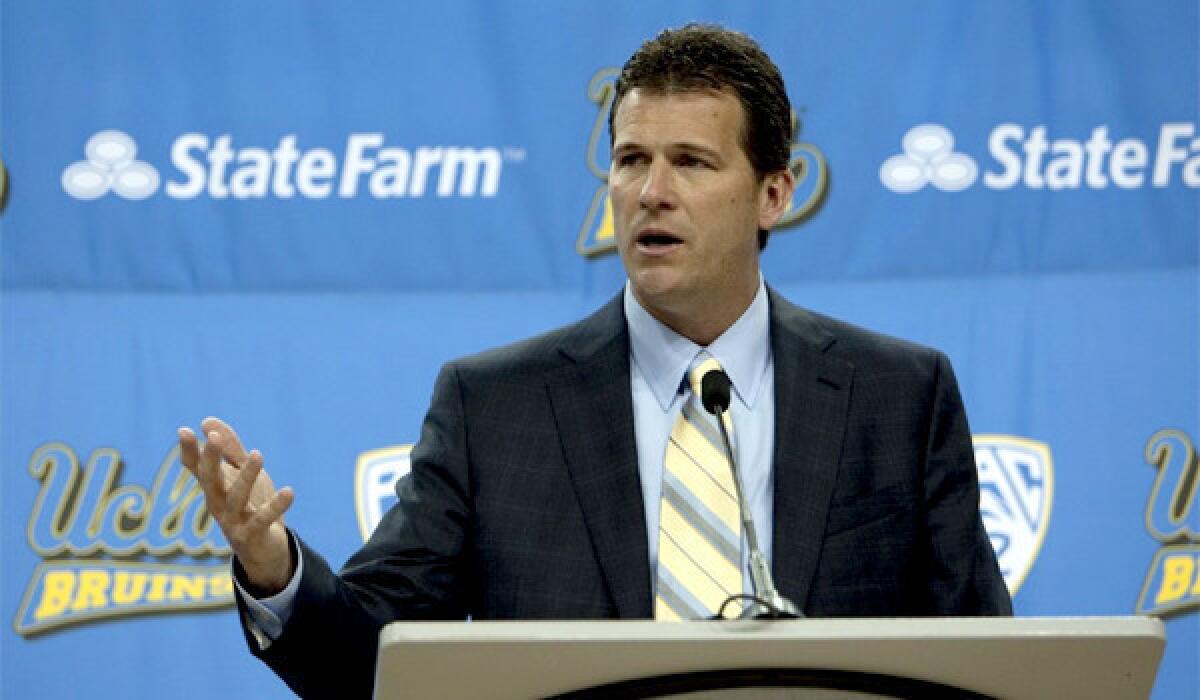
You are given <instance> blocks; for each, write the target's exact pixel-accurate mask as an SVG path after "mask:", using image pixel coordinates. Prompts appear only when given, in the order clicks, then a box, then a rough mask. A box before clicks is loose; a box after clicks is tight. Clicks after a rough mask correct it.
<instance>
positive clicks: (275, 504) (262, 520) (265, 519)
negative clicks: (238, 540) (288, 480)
mask: <svg viewBox="0 0 1200 700" xmlns="http://www.w3.org/2000/svg"><path fill="white" fill-rule="evenodd" d="M295 500H296V496H295V494H294V493H293V492H292V487H290V486H284V487H283V488H281V489H279V490H278V491H276V492H275V495H274V496H272V497H271V500H269V501H267V504H266V505H265V506H263V507H262V508H260V509H258V512H256V513H255V514H254V515H253V516H252V517H251V518H250V521H249V522H248V523H247V525H248V526H249V527H250V528H251V529H266V528H267V527H269V526H270V525H271V523H273V522H275V521H276V520H278V521H280V522H283V514H284V513H286V512H287V509H288V508H291V507H292V503H293V502H294V501H295Z"/></svg>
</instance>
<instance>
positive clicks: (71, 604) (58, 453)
mask: <svg viewBox="0 0 1200 700" xmlns="http://www.w3.org/2000/svg"><path fill="white" fill-rule="evenodd" d="M178 457H179V448H178V447H176V448H175V449H173V450H171V452H170V453H169V454H168V455H167V457H166V459H164V460H163V462H162V465H161V466H160V467H159V468H158V472H157V474H155V476H154V481H153V484H152V485H151V486H150V488H149V489H146V488H144V487H142V486H139V485H136V484H122V483H121V472H122V471H123V469H124V462H123V461H122V460H121V455H120V453H119V452H117V451H116V450H114V449H112V448H107V447H105V448H100V449H97V450H94V451H93V452H92V454H91V456H90V457H89V458H88V461H87V465H86V466H85V467H83V468H82V469H81V468H80V464H79V459H78V457H77V456H76V454H75V451H74V450H72V449H71V448H70V447H68V446H67V445H65V444H63V443H58V442H53V443H48V444H46V445H43V446H41V447H39V448H38V449H37V451H35V452H34V453H33V457H31V458H30V460H29V474H30V476H32V477H33V478H34V479H35V480H37V481H38V482H40V487H39V489H38V494H37V498H36V500H35V501H34V504H33V511H32V513H30V516H29V529H28V538H29V546H30V547H32V548H33V551H35V552H37V553H38V555H40V556H41V557H42V562H41V563H40V564H38V566H37V569H36V570H35V571H34V572H33V576H32V578H31V579H30V581H29V585H28V587H27V588H26V591H25V596H24V598H23V599H22V601H21V607H20V609H19V610H18V612H17V619H16V621H15V622H14V627H15V628H16V631H17V632H18V633H19V634H21V635H24V636H30V635H34V634H38V633H41V632H46V631H49V630H53V629H58V628H62V627H68V626H71V625H77V624H79V623H83V622H88V621H91V620H97V619H101V618H113V617H124V616H128V615H139V614H144V613H151V612H170V611H181V610H193V609H196V608H213V607H218V606H224V605H229V604H231V603H232V602H233V583H232V580H231V579H230V571H229V561H228V556H229V553H230V550H229V548H228V546H227V545H225V544H224V542H223V541H218V539H217V537H218V531H217V530H216V528H215V527H214V526H213V520H212V518H211V517H210V516H209V514H208V510H207V508H206V507H205V505H204V497H203V494H202V492H201V490H200V485H199V484H198V483H196V480H195V479H194V478H193V477H192V475H191V474H190V473H189V472H188V471H187V470H186V469H185V468H184V467H183V465H182V464H180V462H179V459H178ZM183 557H186V558H188V559H189V560H190V563H188V562H181V561H180V560H181V558H183Z"/></svg>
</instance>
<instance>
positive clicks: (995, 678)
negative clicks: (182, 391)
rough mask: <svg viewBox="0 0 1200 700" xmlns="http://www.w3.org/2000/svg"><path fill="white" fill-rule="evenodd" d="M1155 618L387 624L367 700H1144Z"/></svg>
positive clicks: (1156, 632) (1157, 627)
mask: <svg viewBox="0 0 1200 700" xmlns="http://www.w3.org/2000/svg"><path fill="white" fill-rule="evenodd" d="M1165 645H1166V638H1165V635H1164V632H1163V625H1162V622H1161V621H1160V620H1158V619H1155V618H1143V617H1121V618H1107V617H1096V618H913V619H807V620H719V621H695V622H678V623H668V622H654V621H652V620H596V621H578V622H576V621H522V622H433V623H410V622H394V623H392V624H390V625H388V626H387V627H385V628H384V629H383V631H382V633H381V634H380V644H379V657H378V664H377V670H376V676H375V697H376V698H379V699H380V700H390V699H391V698H402V697H416V698H456V699H457V698H495V699H497V700H500V699H504V698H512V699H514V700H515V699H517V698H544V697H555V696H559V695H564V696H566V697H568V698H651V697H673V696H684V697H688V698H711V697H722V698H754V697H758V698H821V699H822V700H826V699H834V698H864V697H865V698H1013V699H1020V698H1057V699H1060V700H1067V699H1070V698H1080V699H1086V700H1102V699H1104V698H1113V699H1114V700H1115V699H1117V698H1119V699H1120V700H1129V699H1130V698H1146V697H1148V696H1149V694H1150V689H1151V687H1152V686H1153V684H1154V676H1155V673H1156V672H1157V670H1158V664H1159V662H1160V661H1161V659H1162V654H1163V649H1164V647H1165Z"/></svg>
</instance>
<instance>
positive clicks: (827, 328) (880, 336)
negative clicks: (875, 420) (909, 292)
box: [796, 307, 953, 379]
mask: <svg viewBox="0 0 1200 700" xmlns="http://www.w3.org/2000/svg"><path fill="white" fill-rule="evenodd" d="M796 308H797V311H798V313H799V314H800V315H802V316H804V317H806V319H807V320H806V322H807V323H809V324H812V327H814V328H816V329H819V330H817V331H816V332H809V333H808V334H807V335H809V336H812V335H819V336H820V337H821V338H822V340H823V343H822V344H823V345H824V346H825V347H824V350H825V353H826V354H827V355H828V356H830V357H834V358H838V359H840V360H843V361H845V362H847V363H849V364H850V365H852V366H854V368H855V370H856V371H857V372H859V373H866V374H868V375H870V374H888V375H895V374H907V375H910V376H914V377H920V378H923V379H932V378H933V377H934V376H935V375H937V374H938V373H939V372H942V371H947V370H949V371H953V370H950V369H949V368H950V361H949V359H948V358H947V357H946V355H945V354H944V353H942V352H941V351H940V350H937V349H936V348H932V347H929V346H927V345H922V344H920V343H917V342H914V341H911V340H906V339H904V338H898V337H896V336H892V335H888V334H886V333H880V332H879V331H874V330H870V329H868V328H864V327H862V326H859V325H856V324H853V323H850V322H848V321H843V320H841V319H837V318H833V317H832V316H827V315H825V314H821V313H817V312H815V311H809V310H807V309H799V308H798V307H796Z"/></svg>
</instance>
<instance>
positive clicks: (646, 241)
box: [637, 230, 683, 253]
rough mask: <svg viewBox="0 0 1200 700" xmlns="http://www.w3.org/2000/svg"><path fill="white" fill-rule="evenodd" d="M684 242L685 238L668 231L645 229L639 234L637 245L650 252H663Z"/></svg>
mask: <svg viewBox="0 0 1200 700" xmlns="http://www.w3.org/2000/svg"><path fill="white" fill-rule="evenodd" d="M681 243H683V239H681V238H680V237H679V236H676V235H674V234H672V233H668V232H666V231H654V230H649V231H643V232H642V233H640V234H638V237H637V246H638V248H639V249H641V250H643V251H645V252H648V253H663V252H666V251H668V250H671V249H672V248H674V247H675V246H678V245H679V244H681Z"/></svg>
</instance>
